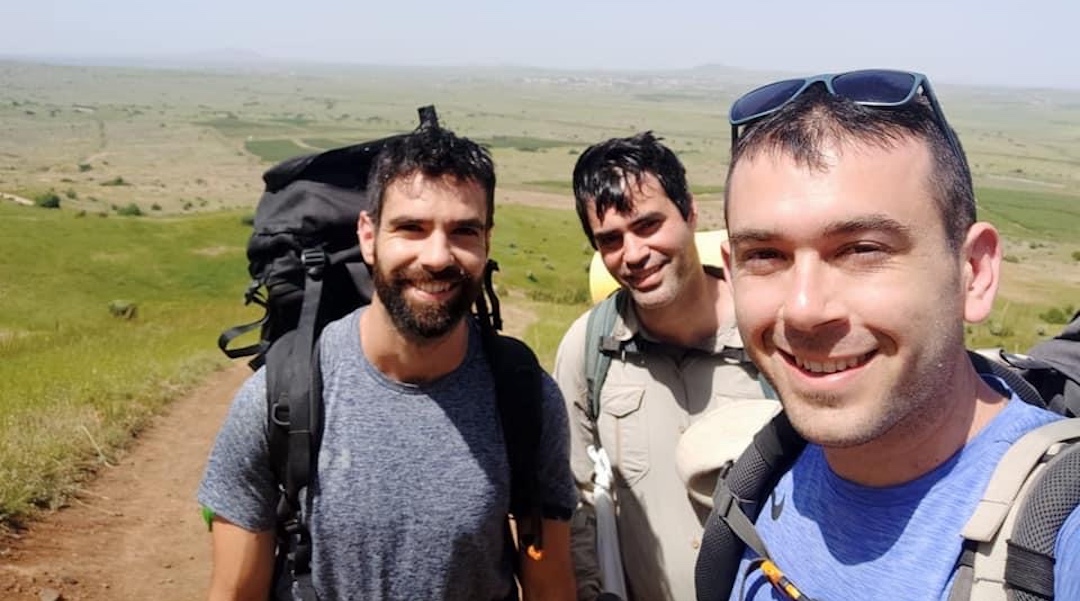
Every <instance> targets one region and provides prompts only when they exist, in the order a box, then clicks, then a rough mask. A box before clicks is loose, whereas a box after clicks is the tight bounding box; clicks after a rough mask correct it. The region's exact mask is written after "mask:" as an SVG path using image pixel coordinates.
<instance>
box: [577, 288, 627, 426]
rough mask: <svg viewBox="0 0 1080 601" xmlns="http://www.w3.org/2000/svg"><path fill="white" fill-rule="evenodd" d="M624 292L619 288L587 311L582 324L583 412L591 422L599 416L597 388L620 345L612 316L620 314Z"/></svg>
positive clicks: (601, 385) (602, 381)
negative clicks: (585, 384)
mask: <svg viewBox="0 0 1080 601" xmlns="http://www.w3.org/2000/svg"><path fill="white" fill-rule="evenodd" d="M625 295H626V293H625V292H623V291H622V289H619V290H617V291H616V292H615V293H614V294H612V295H610V296H608V297H607V298H605V299H604V300H602V301H600V304H598V305H596V307H594V308H593V310H592V311H591V312H590V313H589V319H588V322H587V324H586V327H585V379H586V383H587V390H586V395H587V397H586V413H587V415H588V417H589V421H591V422H592V423H594V424H595V423H596V420H597V419H598V418H599V417H600V390H601V389H603V387H604V380H606V379H607V373H608V369H610V368H611V356H612V354H614V353H617V352H619V350H620V349H621V347H622V344H621V343H620V342H619V341H618V340H616V339H615V338H614V337H612V335H611V332H612V330H614V329H615V318H616V317H617V316H618V314H619V306H620V304H621V303H624V302H625V300H622V299H623V298H624V297H625Z"/></svg>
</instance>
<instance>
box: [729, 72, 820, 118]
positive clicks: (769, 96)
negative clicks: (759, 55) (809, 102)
mask: <svg viewBox="0 0 1080 601" xmlns="http://www.w3.org/2000/svg"><path fill="white" fill-rule="evenodd" d="M803 81H804V80H802V79H788V80H785V81H778V82H776V83H771V84H769V85H767V86H762V87H760V88H758V89H756V90H754V91H752V92H748V93H747V94H746V95H745V96H743V97H742V98H739V99H738V100H736V101H735V104H732V105H731V112H730V113H728V119H729V120H730V121H731V124H732V125H742V124H743V123H745V122H747V121H750V120H752V119H754V118H756V117H760V116H762V115H765V114H768V113H771V112H773V111H775V110H776V109H778V108H780V107H782V106H784V105H785V104H786V103H787V102H788V101H790V100H791V99H792V98H794V97H795V95H796V94H798V93H799V90H801V89H802V87H803Z"/></svg>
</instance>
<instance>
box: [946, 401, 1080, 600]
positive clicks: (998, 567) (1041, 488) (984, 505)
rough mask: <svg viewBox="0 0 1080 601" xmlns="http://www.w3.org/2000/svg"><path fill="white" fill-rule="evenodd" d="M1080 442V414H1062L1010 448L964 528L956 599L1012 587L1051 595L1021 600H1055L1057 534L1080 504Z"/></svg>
mask: <svg viewBox="0 0 1080 601" xmlns="http://www.w3.org/2000/svg"><path fill="white" fill-rule="evenodd" d="M1078 441H1080V419H1063V420H1058V421H1054V422H1051V423H1049V424H1046V425H1044V426H1042V427H1039V428H1036V429H1035V430H1032V431H1031V432H1028V433H1027V434H1025V435H1024V436H1022V437H1021V438H1020V439H1019V440H1017V441H1016V442H1015V443H1014V444H1013V445H1012V446H1011V447H1010V448H1009V450H1008V451H1007V452H1006V453H1005V455H1004V456H1003V457H1002V459H1001V461H1000V462H999V463H998V465H997V467H996V468H995V469H994V473H993V475H992V476H991V478H990V482H989V484H988V485H987V487H986V491H985V492H984V493H983V497H982V499H981V500H980V501H979V503H978V505H977V506H976V509H975V511H974V513H973V514H972V516H971V518H970V519H969V520H968V522H967V524H966V525H965V526H964V530H963V532H962V535H963V537H964V551H963V553H962V555H961V557H960V559H959V561H958V563H957V568H956V570H957V574H956V577H955V579H954V584H953V590H952V591H951V592H950V596H949V600H950V601H961V600H967V599H980V600H982V599H987V600H989V599H995V598H998V599H1003V600H1004V599H1005V598H1006V596H1005V591H1006V588H1011V589H1021V590H1029V591H1037V592H1039V594H1046V593H1047V592H1048V594H1049V596H1048V597H1047V596H1035V597H1023V596H1021V597H1017V598H1024V599H1043V598H1053V584H1054V576H1053V547H1054V542H1055V540H1056V536H1057V531H1058V530H1059V529H1060V527H1061V525H1062V524H1063V523H1064V521H1065V518H1067V517H1068V516H1069V513H1071V511H1072V510H1073V509H1074V508H1075V507H1076V506H1077V504H1078V503H1080V489H1078V487H1076V485H1075V483H1076V481H1077V479H1078V478H1080V444H1076V443H1077V442H1078ZM1048 512H1049V513H1048ZM1050 514H1054V515H1052V516H1051V515H1050ZM1031 533H1035V536H1036V537H1037V538H1038V539H1039V540H1036V541H1030V540H1028V539H1030V536H1029V535H1030V534H1031Z"/></svg>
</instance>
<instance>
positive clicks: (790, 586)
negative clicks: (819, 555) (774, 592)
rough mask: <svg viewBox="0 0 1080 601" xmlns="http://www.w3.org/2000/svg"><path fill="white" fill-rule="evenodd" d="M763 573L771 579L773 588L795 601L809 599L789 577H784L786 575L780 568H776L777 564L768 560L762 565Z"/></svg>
mask: <svg viewBox="0 0 1080 601" xmlns="http://www.w3.org/2000/svg"><path fill="white" fill-rule="evenodd" d="M761 572H762V573H763V574H765V577H766V578H768V579H769V582H771V583H772V585H773V586H775V587H776V588H777V589H778V590H779V591H780V592H782V593H784V594H785V595H787V596H788V597H790V598H791V599H793V600H794V601H799V600H800V599H808V598H807V597H806V596H805V595H803V594H802V591H800V590H799V589H798V588H796V586H795V584H794V583H792V582H791V581H790V580H788V578H787V576H784V573H783V572H781V571H780V568H778V567H776V564H775V563H773V562H771V561H769V560H768V559H766V560H765V561H763V562H762V563H761Z"/></svg>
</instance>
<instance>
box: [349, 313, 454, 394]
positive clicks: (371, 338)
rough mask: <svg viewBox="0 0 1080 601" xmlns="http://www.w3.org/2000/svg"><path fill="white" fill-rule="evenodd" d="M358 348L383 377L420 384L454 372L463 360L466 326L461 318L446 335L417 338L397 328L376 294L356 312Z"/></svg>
mask: <svg viewBox="0 0 1080 601" xmlns="http://www.w3.org/2000/svg"><path fill="white" fill-rule="evenodd" d="M360 348H361V349H362V351H363V353H364V356H365V357H366V358H367V360H368V361H369V362H370V363H371V364H372V365H374V366H375V369H378V370H379V371H380V372H382V373H383V375H385V376H386V377H387V378H390V379H391V380H395V381H398V382H405V383H408V384H423V383H425V382H431V381H433V380H436V379H438V378H440V377H442V376H445V375H446V374H448V373H450V372H452V371H454V370H455V369H457V367H458V366H459V365H461V363H462V361H464V360H465V354H466V352H467V351H468V349H469V326H468V324H467V323H466V322H465V320H464V319H462V320H461V321H459V322H458V324H457V325H455V326H454V327H453V329H451V330H450V331H449V332H448V333H447V334H445V335H443V336H440V337H439V338H432V339H429V340H423V341H418V340H415V339H413V338H412V337H409V336H406V335H404V334H402V333H401V332H400V331H399V330H398V329H397V327H396V326H395V325H394V323H393V321H392V320H391V318H390V314H389V313H388V312H387V310H386V307H385V305H383V304H382V303H380V302H379V300H378V297H376V298H375V299H373V300H372V303H371V306H370V307H368V309H367V310H366V311H364V312H363V313H362V314H361V315H360Z"/></svg>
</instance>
